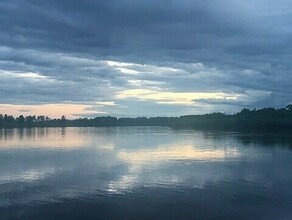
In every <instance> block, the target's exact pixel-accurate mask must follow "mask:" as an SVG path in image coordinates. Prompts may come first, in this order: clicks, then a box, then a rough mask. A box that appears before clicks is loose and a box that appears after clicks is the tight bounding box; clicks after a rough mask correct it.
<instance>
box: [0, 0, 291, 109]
mask: <svg viewBox="0 0 292 220" xmlns="http://www.w3.org/2000/svg"><path fill="white" fill-rule="evenodd" d="M226 5H228V7H226ZM291 10H292V7H291V6H290V4H289V2H288V1H286V0H280V1H277V3H275V2H274V1H271V0H268V1H264V0H255V1H250V0H248V1H230V0H215V1H211V0H207V1H191V0H180V1H179V0H171V1H166V0H156V1H154V0H150V1H149V0H148V1H144V0H140V1H130V0H125V1H118V0H110V1H89V0H85V1H84V0H83V1H81V0H74V1H72V0H70V1H69V0H61V1H60V0H58V1H57V0H51V1H45V0H14V1H10V0H2V1H1V3H0V70H2V71H8V72H9V71H10V72H11V71H12V72H17V71H22V72H33V73H37V74H40V75H43V76H45V77H47V78H49V79H52V80H53V81H48V80H42V81H41V80H39V81H38V82H37V83H36V82H35V81H31V80H29V79H27V78H26V79H20V78H17V79H15V78H10V79H9V77H2V76H1V81H2V82H1V87H0V92H1V93H0V98H1V102H2V103H18V102H19V103H30V102H31V100H34V102H35V103H51V102H54V103H55V102H64V101H71V102H90V103H94V102H95V101H98V100H114V97H115V96H114V95H115V92H117V91H120V90H123V89H130V88H135V86H133V85H132V84H131V83H129V81H131V80H132V81H133V80H140V81H141V82H142V83H141V85H140V87H141V88H155V87H158V88H160V89H164V90H168V91H175V92H183V91H185V92H199V91H201V92H234V93H238V94H245V93H246V91H252V90H254V91H257V90H261V91H266V92H270V96H268V97H266V98H265V99H258V100H247V101H245V102H244V103H242V102H241V101H239V102H232V103H230V102H229V101H228V103H226V101H224V100H221V101H222V102H220V101H218V100H201V101H202V102H208V104H209V105H214V106H217V107H218V106H220V105H224V106H225V105H229V104H230V105H234V106H236V105H237V106H239V107H240V106H242V105H243V104H244V105H247V106H251V107H254V106H266V105H273V106H284V105H286V104H288V103H289V102H290V100H291V99H292V95H291V94H292V90H291V86H290V85H291V82H292V76H291V70H292V64H291V58H292V57H291V54H292V53H291V52H292V44H291V43H290V39H291V33H292V32H291V28H292V26H291V22H292V18H291V16H290V15H291ZM104 60H115V61H123V62H130V63H137V64H146V65H145V66H143V65H136V66H133V67H129V68H130V69H131V68H132V69H133V70H137V71H140V72H141V73H140V74H137V75H125V74H123V73H121V72H120V71H119V70H118V69H115V68H112V67H110V66H108V65H106V64H105V63H103V62H104ZM199 63H201V64H202V66H196V65H197V64H199ZM194 64H196V65H194ZM157 67H170V68H176V69H178V70H179V71H178V74H177V75H175V74H172V73H171V71H169V70H161V69H160V70H159V69H158V68H157ZM143 82H144V83H143ZM146 82H148V83H146ZM149 82H153V83H152V84H151V83H149ZM136 87H137V85H136ZM214 101H215V102H216V103H214ZM128 104H131V105H132V104H133V103H128ZM152 104H153V103H152ZM205 104H206V103H205ZM139 105H141V103H140V102H139ZM145 105H148V103H147V104H146V103H145ZM149 105H150V104H149ZM152 107H153V109H152V110H151V107H149V109H147V108H145V111H146V110H147V111H148V110H149V111H151V112H155V111H156V112H157V111H158V110H157V109H159V108H158V107H157V108H156V104H153V106H152ZM160 107H161V110H163V111H165V112H166V110H165V109H164V106H160ZM224 108H225V107H224ZM177 111H180V112H181V111H182V109H178V110H177Z"/></svg>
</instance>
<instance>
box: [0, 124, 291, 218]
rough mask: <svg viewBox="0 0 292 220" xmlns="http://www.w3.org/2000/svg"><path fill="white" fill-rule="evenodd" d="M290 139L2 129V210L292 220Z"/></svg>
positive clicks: (150, 130) (140, 130)
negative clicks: (291, 218) (291, 219)
mask: <svg viewBox="0 0 292 220" xmlns="http://www.w3.org/2000/svg"><path fill="white" fill-rule="evenodd" d="M291 143H292V141H291V140H290V138H287V137H283V136H271V135H250V134H248V135H246V134H239V133H218V132H198V131H190V130H182V131H176V130H171V129H169V128H163V127H125V128H122V127H120V128H33V129H8V130H4V129H3V130H0V173H1V176H0V219H1V220H2V219H38V218H40V217H41V218H42V219H82V218H83V219H96V218H97V217H100V218H105V219H106V218H108V219H131V218H132V219H143V218H145V219H149V218H152V219H155V218H156V219H177V218H178V216H179V218H182V219H194V217H195V216H197V217H199V219H210V218H211V219H212V218H214V219H220V218H222V219H228V218H231V217H232V218H236V219H259V218H264V219H277V218H278V217H281V218H280V219H290V217H292V213H291V210H290V208H289V207H291V205H292V191H291V189H290V188H291V187H290V186H291V184H292V174H291V173H292V172H291V168H292V160H291V156H292V153H291V147H290V146H292V144H291ZM182 205H183V206H182ZM81 206H82V207H83V208H82V209H76V207H81ZM52 207H54V208H53V209H52ZM154 207H158V208H156V209H154ZM171 207H172V209H171V210H169V209H170V208H171ZM271 207H272V208H273V209H271ZM66 209H68V210H70V211H68V212H66V211H64V210H66ZM20 210H21V211H20ZM40 210H42V211H40ZM82 210H83V211H82ZM161 210H162V211H163V212H166V211H168V213H169V216H168V215H166V214H162V211H161ZM47 212H48V213H51V214H52V215H53V216H54V218H53V217H52V216H51V217H52V218H51V217H49V216H47V215H44V213H47ZM19 213H20V214H19ZM80 213H82V216H83V217H82V218H81V217H80V216H79V214H80ZM124 215H126V216H124ZM78 216H79V217H78ZM247 216H251V217H250V218H248V217H247ZM276 217H277V218H276ZM278 219H279V218H278Z"/></svg>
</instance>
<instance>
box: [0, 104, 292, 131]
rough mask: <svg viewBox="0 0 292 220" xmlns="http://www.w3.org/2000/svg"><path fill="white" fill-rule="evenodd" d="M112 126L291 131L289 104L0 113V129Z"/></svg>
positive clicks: (291, 117)
mask: <svg viewBox="0 0 292 220" xmlns="http://www.w3.org/2000/svg"><path fill="white" fill-rule="evenodd" d="M112 126H169V127H173V128H193V129H205V130H250V131H252V130H265V131H282V130H286V131H289V130H290V131H291V130H292V105H288V106H286V107H285V108H262V109H253V110H250V109H247V108H245V109H242V110H241V111H240V112H238V113H235V114H224V113H211V114H204V115H185V116H180V117H137V118H117V117H112V116H101V117H95V118H79V119H73V120H68V119H66V117H65V116H64V115H63V116H62V117H61V118H59V119H50V118H49V117H47V116H44V115H41V116H35V115H33V116H23V115H20V116H18V117H14V116H12V115H7V114H0V128H23V127H112Z"/></svg>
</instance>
